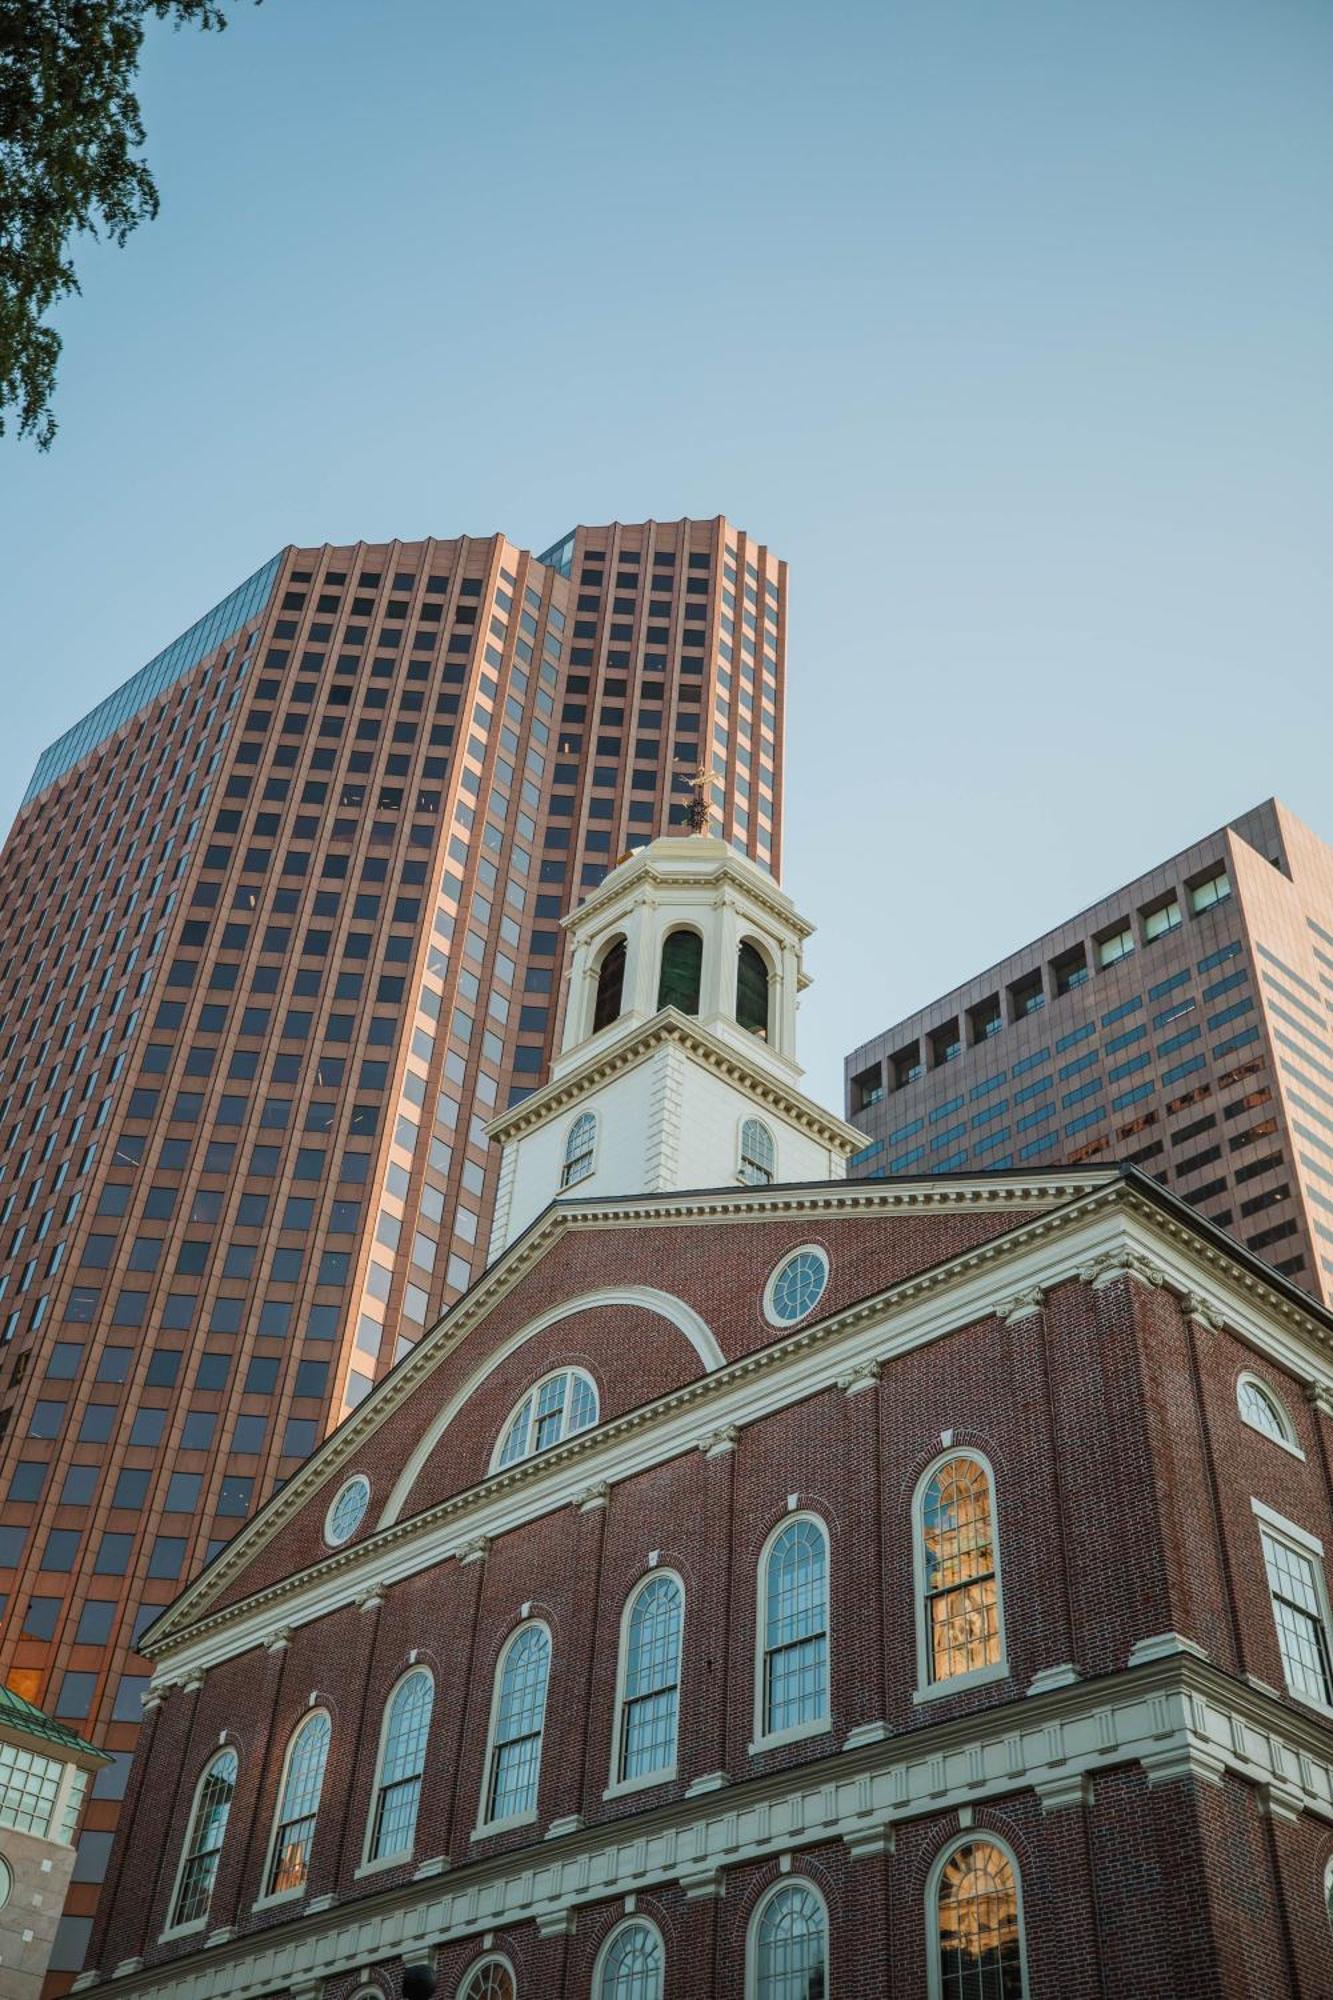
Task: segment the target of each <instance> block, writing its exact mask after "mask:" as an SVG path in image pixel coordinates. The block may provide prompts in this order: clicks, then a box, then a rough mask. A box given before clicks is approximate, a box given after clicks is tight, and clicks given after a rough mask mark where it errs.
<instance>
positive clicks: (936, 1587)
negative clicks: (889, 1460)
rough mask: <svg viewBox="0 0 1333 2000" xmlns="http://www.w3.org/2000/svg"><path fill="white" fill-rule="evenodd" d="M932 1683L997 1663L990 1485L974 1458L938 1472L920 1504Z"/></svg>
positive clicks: (951, 1462)
mask: <svg viewBox="0 0 1333 2000" xmlns="http://www.w3.org/2000/svg"><path fill="white" fill-rule="evenodd" d="M921 1531H922V1544H923V1555H924V1569H925V1587H926V1635H927V1647H928V1651H929V1661H930V1678H931V1680H932V1681H945V1680H951V1679H952V1678H953V1677H954V1676H955V1675H956V1674H966V1673H971V1672H972V1671H973V1670H974V1669H975V1668H977V1667H990V1666H995V1665H996V1664H997V1663H998V1662H999V1659H1000V1609H999V1600H998V1593H997V1590H996V1582H995V1540H994V1535H993V1532H992V1528H991V1494H990V1481H989V1479H988V1478H987V1477H986V1473H985V1470H984V1468H983V1467H982V1466H980V1465H979V1464H978V1463H977V1461H976V1459H974V1458H951V1459H950V1460H949V1461H948V1462H947V1464H945V1465H942V1466H940V1468H939V1470H938V1471H937V1472H936V1474H935V1476H934V1478H933V1479H932V1480H931V1482H930V1484H929V1486H928V1487H927V1488H926V1492H925V1497H924V1499H923V1500H922V1503H921Z"/></svg>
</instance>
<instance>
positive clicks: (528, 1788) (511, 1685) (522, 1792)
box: [486, 1625, 551, 1821]
mask: <svg viewBox="0 0 1333 2000" xmlns="http://www.w3.org/2000/svg"><path fill="white" fill-rule="evenodd" d="M550 1671H551V1635H550V1633H549V1632H548V1631H547V1629H546V1627H545V1626H544V1625H524V1626H522V1627H521V1628H520V1629H519V1631H517V1632H516V1633H515V1634H514V1637H513V1638H512V1639H511V1640H510V1641H509V1644H508V1645H507V1646H506V1647H505V1650H504V1653H503V1655H502V1656H501V1660H500V1665H499V1669H498V1671H497V1674H496V1683H495V1717H494V1721H493V1723H492V1726H491V1754H490V1760H489V1763H490V1768H489V1770H488V1772H487V1778H486V1818H487V1820H488V1821H491V1820H502V1819H513V1818H515V1817H516V1816H517V1815H518V1814H531V1813H535V1812H536V1810H537V1781H538V1779H539V1778H540V1776H541V1765H542V1731H543V1729H544V1727H545V1723H546V1683H547V1680H548V1678H549V1676H550Z"/></svg>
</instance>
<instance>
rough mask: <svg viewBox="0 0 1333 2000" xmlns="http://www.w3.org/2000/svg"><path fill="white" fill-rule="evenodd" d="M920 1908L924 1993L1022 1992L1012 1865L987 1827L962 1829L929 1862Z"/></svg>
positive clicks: (978, 1996) (980, 1997)
mask: <svg viewBox="0 0 1333 2000" xmlns="http://www.w3.org/2000/svg"><path fill="white" fill-rule="evenodd" d="M927 1893H928V1901H927V1910H926V1925H927V1932H928V1936H927V1961H928V1966H929V1974H930V1978H929V1988H930V2000H1024V1996H1025V1995H1026V1993H1027V1976H1026V1967H1025V1965H1024V1949H1023V1911H1022V1900H1021V1889H1020V1885H1019V1879H1018V1868H1017V1865H1016V1864H1015V1861H1014V1857H1013V1855H1012V1854H1011V1853H1010V1852H1009V1849H1008V1848H1007V1847H1006V1846H1005V1845H1004V1844H1003V1842H1001V1841H1000V1840H998V1839H996V1838H995V1837H994V1836H993V1835H985V1834H983V1835H966V1836H965V1837H964V1838H963V1839H961V1840H959V1841H956V1842H955V1843H954V1844H953V1845H952V1846H951V1847H948V1848H946V1849H945V1851H944V1853H943V1855H942V1856H941V1857H940V1859H939V1860H938V1861H937V1862H936V1864H935V1866H934V1868H933V1869H932V1870H931V1875H930V1886H929V1889H928V1892H927Z"/></svg>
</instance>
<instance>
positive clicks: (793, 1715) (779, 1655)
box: [762, 1514, 829, 1736]
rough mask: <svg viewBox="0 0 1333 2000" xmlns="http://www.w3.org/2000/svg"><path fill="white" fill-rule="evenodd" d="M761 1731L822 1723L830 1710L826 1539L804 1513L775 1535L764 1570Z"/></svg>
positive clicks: (774, 1731) (771, 1732)
mask: <svg viewBox="0 0 1333 2000" xmlns="http://www.w3.org/2000/svg"><path fill="white" fill-rule="evenodd" d="M762 1614H763V1628H762V1629H763V1640H764V1654H763V1708H762V1733H763V1734H764V1735H765V1736H776V1735H779V1734H780V1733H781V1732H782V1731H783V1730H787V1729H799V1728H801V1727H803V1726H805V1725H808V1724H812V1723H819V1722H824V1721H826V1720H827V1719H828V1711H829V1681H828V1537H827V1535H826V1534H825V1532H824V1528H823V1524H822V1523H821V1522H819V1521H816V1520H815V1519H814V1518H813V1517H812V1516H811V1515H808V1514H803V1515H801V1516H800V1517H799V1518H798V1519H796V1520H794V1521H788V1522H787V1523H786V1525H785V1526H784V1527H783V1528H781V1529H780V1530H779V1532H778V1533H777V1535H776V1536H775V1537H774V1539H773V1542H772V1545H771V1547H770V1548H769V1551H768V1557H767V1560H766V1561H765V1563H764V1570H763V1603H762Z"/></svg>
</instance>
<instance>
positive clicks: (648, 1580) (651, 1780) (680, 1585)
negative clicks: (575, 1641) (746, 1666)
mask: <svg viewBox="0 0 1333 2000" xmlns="http://www.w3.org/2000/svg"><path fill="white" fill-rule="evenodd" d="M663 1581H665V1582H668V1583H674V1584H675V1586H676V1588H677V1590H678V1591H679V1592H680V1638H679V1643H678V1645H677V1649H676V1682H675V1686H676V1730H675V1742H674V1754H673V1756H672V1759H671V1762H670V1763H669V1764H663V1765H660V1766H659V1768H658V1769H657V1770H655V1771H645V1772H644V1773H643V1775H642V1776H641V1777H638V1778H626V1777H623V1776H622V1775H621V1770H620V1762H621V1749H622V1745H621V1741H620V1732H621V1728H622V1726H623V1723H624V1715H625V1680H626V1675H627V1672H628V1668H629V1635H630V1623H631V1620H632V1619H633V1616H634V1607H635V1605H636V1604H637V1603H638V1601H639V1599H640V1598H641V1597H642V1596H643V1593H644V1591H645V1590H647V1589H648V1588H649V1586H650V1585H651V1584H654V1583H661V1582H663ZM685 1599H686V1592H685V1579H684V1577H683V1576H682V1575H681V1574H680V1571H679V1570H676V1569H650V1570H646V1571H645V1572H644V1574H643V1575H642V1576H641V1577H640V1578H639V1580H638V1582H637V1583H635V1584H632V1585H631V1586H630V1590H629V1593H628V1595H627V1596H626V1598H625V1602H624V1604H623V1605H622V1606H621V1611H620V1635H619V1639H618V1641H617V1645H616V1694H615V1700H614V1702H613V1703H612V1706H611V1761H610V1767H609V1775H608V1777H607V1781H606V1790H605V1791H604V1792H603V1793H602V1797H603V1798H604V1799H611V1798H621V1797H623V1795H624V1794H625V1793H626V1792H642V1791H646V1790H647V1789H648V1788H649V1787H650V1786H652V1785H669V1784H671V1782H672V1781H673V1779H674V1778H675V1776H676V1773H677V1771H678V1770H679V1768H680V1694H681V1675H682V1670H683V1666H684V1660H685Z"/></svg>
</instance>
